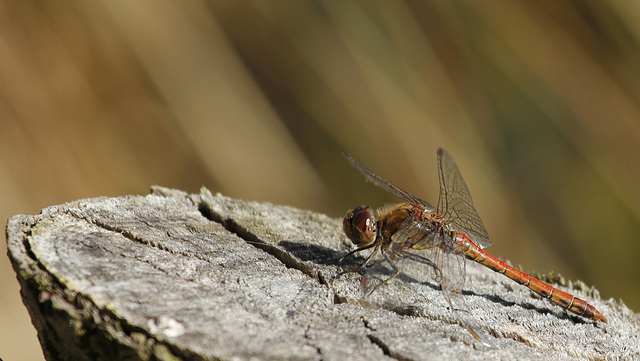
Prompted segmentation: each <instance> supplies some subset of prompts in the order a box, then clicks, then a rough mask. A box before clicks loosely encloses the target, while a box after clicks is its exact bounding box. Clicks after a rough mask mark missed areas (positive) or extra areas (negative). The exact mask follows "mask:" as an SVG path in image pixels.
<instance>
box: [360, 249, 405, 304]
mask: <svg viewBox="0 0 640 361" xmlns="http://www.w3.org/2000/svg"><path fill="white" fill-rule="evenodd" d="M382 255H383V257H384V259H385V261H387V263H389V265H390V266H391V268H392V269H393V275H392V276H391V277H389V278H387V279H386V280H384V281H382V282H381V283H380V284H379V285H376V286H375V287H374V288H373V289H372V290H371V291H369V292H367V294H366V295H365V297H367V296H369V295H370V294H372V293H373V292H374V291H375V290H377V289H378V288H380V286H382V285H383V284H385V283H387V282H389V281H391V280H392V279H394V278H396V276H397V275H399V274H400V269H399V268H398V266H396V264H395V263H393V261H392V260H391V257H390V256H389V255H388V254H387V253H386V252H382Z"/></svg>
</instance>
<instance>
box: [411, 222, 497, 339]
mask: <svg viewBox="0 0 640 361" xmlns="http://www.w3.org/2000/svg"><path fill="white" fill-rule="evenodd" d="M431 238H432V240H431V242H430V243H431V244H432V245H434V246H433V247H430V248H427V249H425V250H424V251H423V252H419V253H414V252H410V251H405V252H402V253H401V255H400V256H401V257H403V258H406V259H410V260H413V261H417V262H420V263H423V264H427V265H428V267H427V268H428V269H429V275H430V277H431V278H432V279H433V280H434V281H435V282H437V283H438V284H439V285H440V287H441V289H442V296H443V297H444V298H445V300H446V301H447V303H448V304H449V306H450V308H451V312H452V314H453V315H454V317H455V318H457V319H458V320H459V321H460V324H461V325H462V326H463V327H464V328H466V329H467V330H468V331H469V332H470V333H471V334H472V335H473V336H474V337H475V338H476V339H478V341H480V342H482V343H483V344H484V345H485V346H486V347H490V348H497V346H496V344H495V342H494V341H492V339H491V338H489V337H488V336H487V335H486V334H485V333H484V332H483V331H482V329H481V328H480V326H478V323H477V322H476V320H475V317H474V316H473V313H471V312H470V311H469V309H468V308H467V306H466V304H465V300H464V296H463V295H462V289H463V287H464V281H465V277H466V268H465V267H466V266H465V265H466V261H465V256H464V253H463V251H462V249H461V248H460V246H459V245H458V244H457V243H455V242H453V240H452V239H451V238H450V237H449V236H446V235H443V234H442V233H441V232H437V233H434V235H433V236H432V237H431Z"/></svg>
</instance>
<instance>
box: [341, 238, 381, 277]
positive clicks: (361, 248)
mask: <svg viewBox="0 0 640 361" xmlns="http://www.w3.org/2000/svg"><path fill="white" fill-rule="evenodd" d="M371 247H375V248H374V250H373V251H372V252H371V254H370V255H369V257H367V259H365V260H364V262H362V264H360V266H358V267H356V268H353V269H350V270H346V271H342V272H340V274H338V277H340V276H342V275H343V274H345V273H351V272H355V271H359V270H361V269H363V268H365V267H367V266H368V265H369V263H371V260H372V259H373V257H374V256H375V255H376V254H377V253H378V251H379V250H380V245H379V244H376V243H372V244H370V245H368V246H364V247H360V248H358V249H356V250H353V251H351V252H349V253H347V254H346V255H344V256H343V257H342V258H340V260H339V261H340V262H342V260H343V259H345V258H346V257H349V256H350V255H352V254H354V253H358V252H360V251H364V250H365V249H369V248H371Z"/></svg>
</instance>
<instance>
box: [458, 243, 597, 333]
mask: <svg viewBox="0 0 640 361" xmlns="http://www.w3.org/2000/svg"><path fill="white" fill-rule="evenodd" d="M454 239H455V240H456V241H457V242H458V243H459V244H460V247H462V250H463V252H464V254H465V256H467V258H469V259H471V260H473V261H476V262H478V263H480V264H481V265H483V266H485V267H488V268H490V269H492V270H494V271H496V272H499V273H502V274H504V275H505V276H507V277H509V278H510V279H512V280H514V281H516V282H518V283H519V284H521V285H523V286H526V287H528V288H529V289H530V290H532V291H533V292H535V293H537V294H539V295H540V296H542V297H544V298H547V299H549V300H550V301H551V302H553V303H555V304H556V305H559V306H561V307H563V308H565V309H567V310H569V311H571V312H573V313H576V314H578V315H580V316H582V317H585V318H588V319H592V320H596V321H602V322H607V319H606V318H605V317H604V316H603V315H602V313H600V312H599V311H598V310H596V308H595V307H593V306H592V305H590V304H588V303H587V301H585V300H582V299H580V298H577V297H575V296H573V295H572V294H569V293H567V292H564V291H561V290H559V289H557V288H555V287H553V286H552V285H550V284H548V283H545V282H542V281H540V280H538V279H536V278H534V277H531V276H530V275H529V274H527V273H525V272H522V271H520V270H519V269H516V268H514V267H512V266H510V265H508V264H506V263H504V262H503V261H501V260H499V259H497V258H496V257H494V256H492V255H491V254H489V253H487V252H485V251H484V250H482V249H480V247H478V246H477V245H476V244H475V243H473V241H471V240H470V239H469V238H468V237H467V236H465V235H464V234H461V233H455V234H454Z"/></svg>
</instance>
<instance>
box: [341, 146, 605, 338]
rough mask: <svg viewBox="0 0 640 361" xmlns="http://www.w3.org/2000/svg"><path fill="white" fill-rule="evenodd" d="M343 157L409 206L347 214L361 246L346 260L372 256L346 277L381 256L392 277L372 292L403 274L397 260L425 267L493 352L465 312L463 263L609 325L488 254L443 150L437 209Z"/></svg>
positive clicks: (347, 226) (347, 225)
mask: <svg viewBox="0 0 640 361" xmlns="http://www.w3.org/2000/svg"><path fill="white" fill-rule="evenodd" d="M342 154H343V156H344V157H345V159H346V160H347V161H348V162H349V163H350V164H351V165H352V166H354V167H355V168H356V169H357V170H358V171H360V173H362V174H363V175H364V176H365V178H366V179H367V180H368V181H370V182H372V183H373V184H375V185H377V186H379V187H381V188H383V189H385V190H387V191H388V192H390V193H392V194H394V195H395V196H397V197H399V198H402V199H404V200H405V201H406V202H405V203H402V204H400V205H397V206H394V207H391V208H387V209H386V210H382V211H379V212H374V211H373V210H372V209H371V208H370V207H368V206H366V205H361V206H359V207H356V208H355V209H353V210H351V211H349V212H348V213H347V215H346V216H345V218H344V221H343V228H344V232H345V234H346V235H347V237H348V238H349V240H351V242H353V244H354V245H355V246H356V247H357V249H355V250H353V251H352V252H349V253H348V254H347V255H346V256H349V255H351V254H354V253H358V252H360V251H363V250H366V249H372V251H371V254H370V255H369V256H368V257H367V258H366V259H365V260H364V261H363V262H362V263H361V264H360V265H359V266H358V267H356V268H353V269H350V270H347V271H344V272H342V274H344V273H349V272H354V271H358V270H362V269H364V268H366V267H367V266H369V265H371V264H372V262H373V260H374V259H375V258H376V257H375V256H376V255H378V254H380V255H382V258H383V259H384V260H385V261H386V262H387V263H388V264H389V265H390V266H391V268H392V269H393V272H394V273H393V275H392V276H390V277H389V278H387V279H386V280H384V281H383V282H382V283H380V284H378V285H377V286H376V287H375V288H374V289H373V290H371V291H370V292H373V291H375V290H376V289H378V288H379V287H380V286H382V285H383V284H385V283H387V282H389V281H391V280H392V279H393V278H395V277H396V276H397V275H398V274H399V273H400V270H399V268H398V267H397V266H396V265H395V263H394V259H396V258H399V259H408V260H412V261H415V262H419V263H422V264H425V265H426V268H427V269H428V270H429V271H428V273H429V276H430V277H431V278H432V279H433V280H434V281H435V282H436V283H437V284H438V285H439V286H440V288H441V291H442V294H443V296H444V298H445V299H446V301H447V303H448V304H449V306H450V309H451V311H452V312H453V314H454V316H455V317H456V318H457V319H458V321H459V322H460V323H461V324H462V326H463V327H464V328H466V329H467V330H468V331H469V332H470V333H471V334H472V335H473V336H474V337H475V338H476V339H478V340H479V341H480V342H482V343H483V344H484V345H485V346H488V347H492V348H495V347H496V346H495V343H494V342H493V341H491V339H489V338H488V337H487V336H486V335H485V334H484V333H483V332H482V330H481V329H480V327H479V326H478V324H477V322H476V321H475V319H474V317H473V315H472V314H471V313H470V312H469V311H468V310H467V308H466V306H465V302H464V298H463V296H462V288H463V287H464V282H465V275H466V271H465V264H466V262H465V261H466V259H469V260H472V261H475V262H478V263H480V264H481V265H483V266H485V267H488V268H489V269H491V270H493V271H495V272H499V273H502V274H503V275H505V276H507V277H508V278H510V279H512V280H513V281H515V282H517V283H519V284H521V285H523V286H525V287H528V288H529V289H530V290H531V291H533V292H535V293H537V294H539V295H540V296H542V297H544V298H547V299H548V300H549V301H551V302H552V303H554V304H556V305H559V306H561V307H562V308H564V309H566V310H569V311H571V312H573V313H575V314H578V315H580V316H582V317H584V318H587V319H591V320H595V321H600V322H607V319H606V318H605V317H604V316H603V315H602V313H600V312H599V311H598V310H596V308H595V307H594V306H592V305H590V304H588V303H587V302H586V301H584V300H582V299H580V298H577V297H575V296H573V295H571V294H569V293H567V292H564V291H562V290H559V289H557V288H555V287H553V286H552V285H550V284H547V283H545V282H543V281H540V280H538V279H536V278H534V277H532V276H530V275H529V274H527V273H525V272H523V271H520V270H518V269H516V268H514V267H512V266H511V265H508V264H506V263H505V262H503V261H501V260H499V259H498V258H496V257H494V256H493V255H491V254H489V253H488V252H486V251H484V249H485V248H488V247H490V246H491V241H490V240H489V235H488V233H487V230H486V229H485V227H484V225H483V223H482V220H481V219H480V216H479V215H478V212H477V211H476V209H475V207H474V206H473V201H472V199H471V194H470V193H469V189H468V188H467V185H466V183H465V182H464V180H463V179H462V175H461V174H460V171H459V170H458V166H457V165H456V163H455V162H454V160H453V158H452V157H451V155H449V153H448V152H447V151H445V150H444V149H442V148H440V149H438V152H437V154H438V176H439V181H440V197H439V200H438V207H437V208H435V207H433V206H432V205H431V204H429V203H428V202H426V201H424V200H422V199H420V198H418V197H416V196H414V195H412V194H410V193H409V192H406V191H404V190H402V189H400V188H399V187H397V186H395V185H393V184H391V183H390V182H389V181H387V180H385V179H384V178H382V177H380V176H378V175H376V174H375V173H373V172H372V171H371V170H369V169H368V168H367V167H365V166H364V165H363V164H362V163H360V162H358V161H357V160H355V159H354V158H353V157H352V156H351V155H349V154H348V153H346V152H343V153H342ZM418 251H420V252H418ZM346 256H345V257H346Z"/></svg>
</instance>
